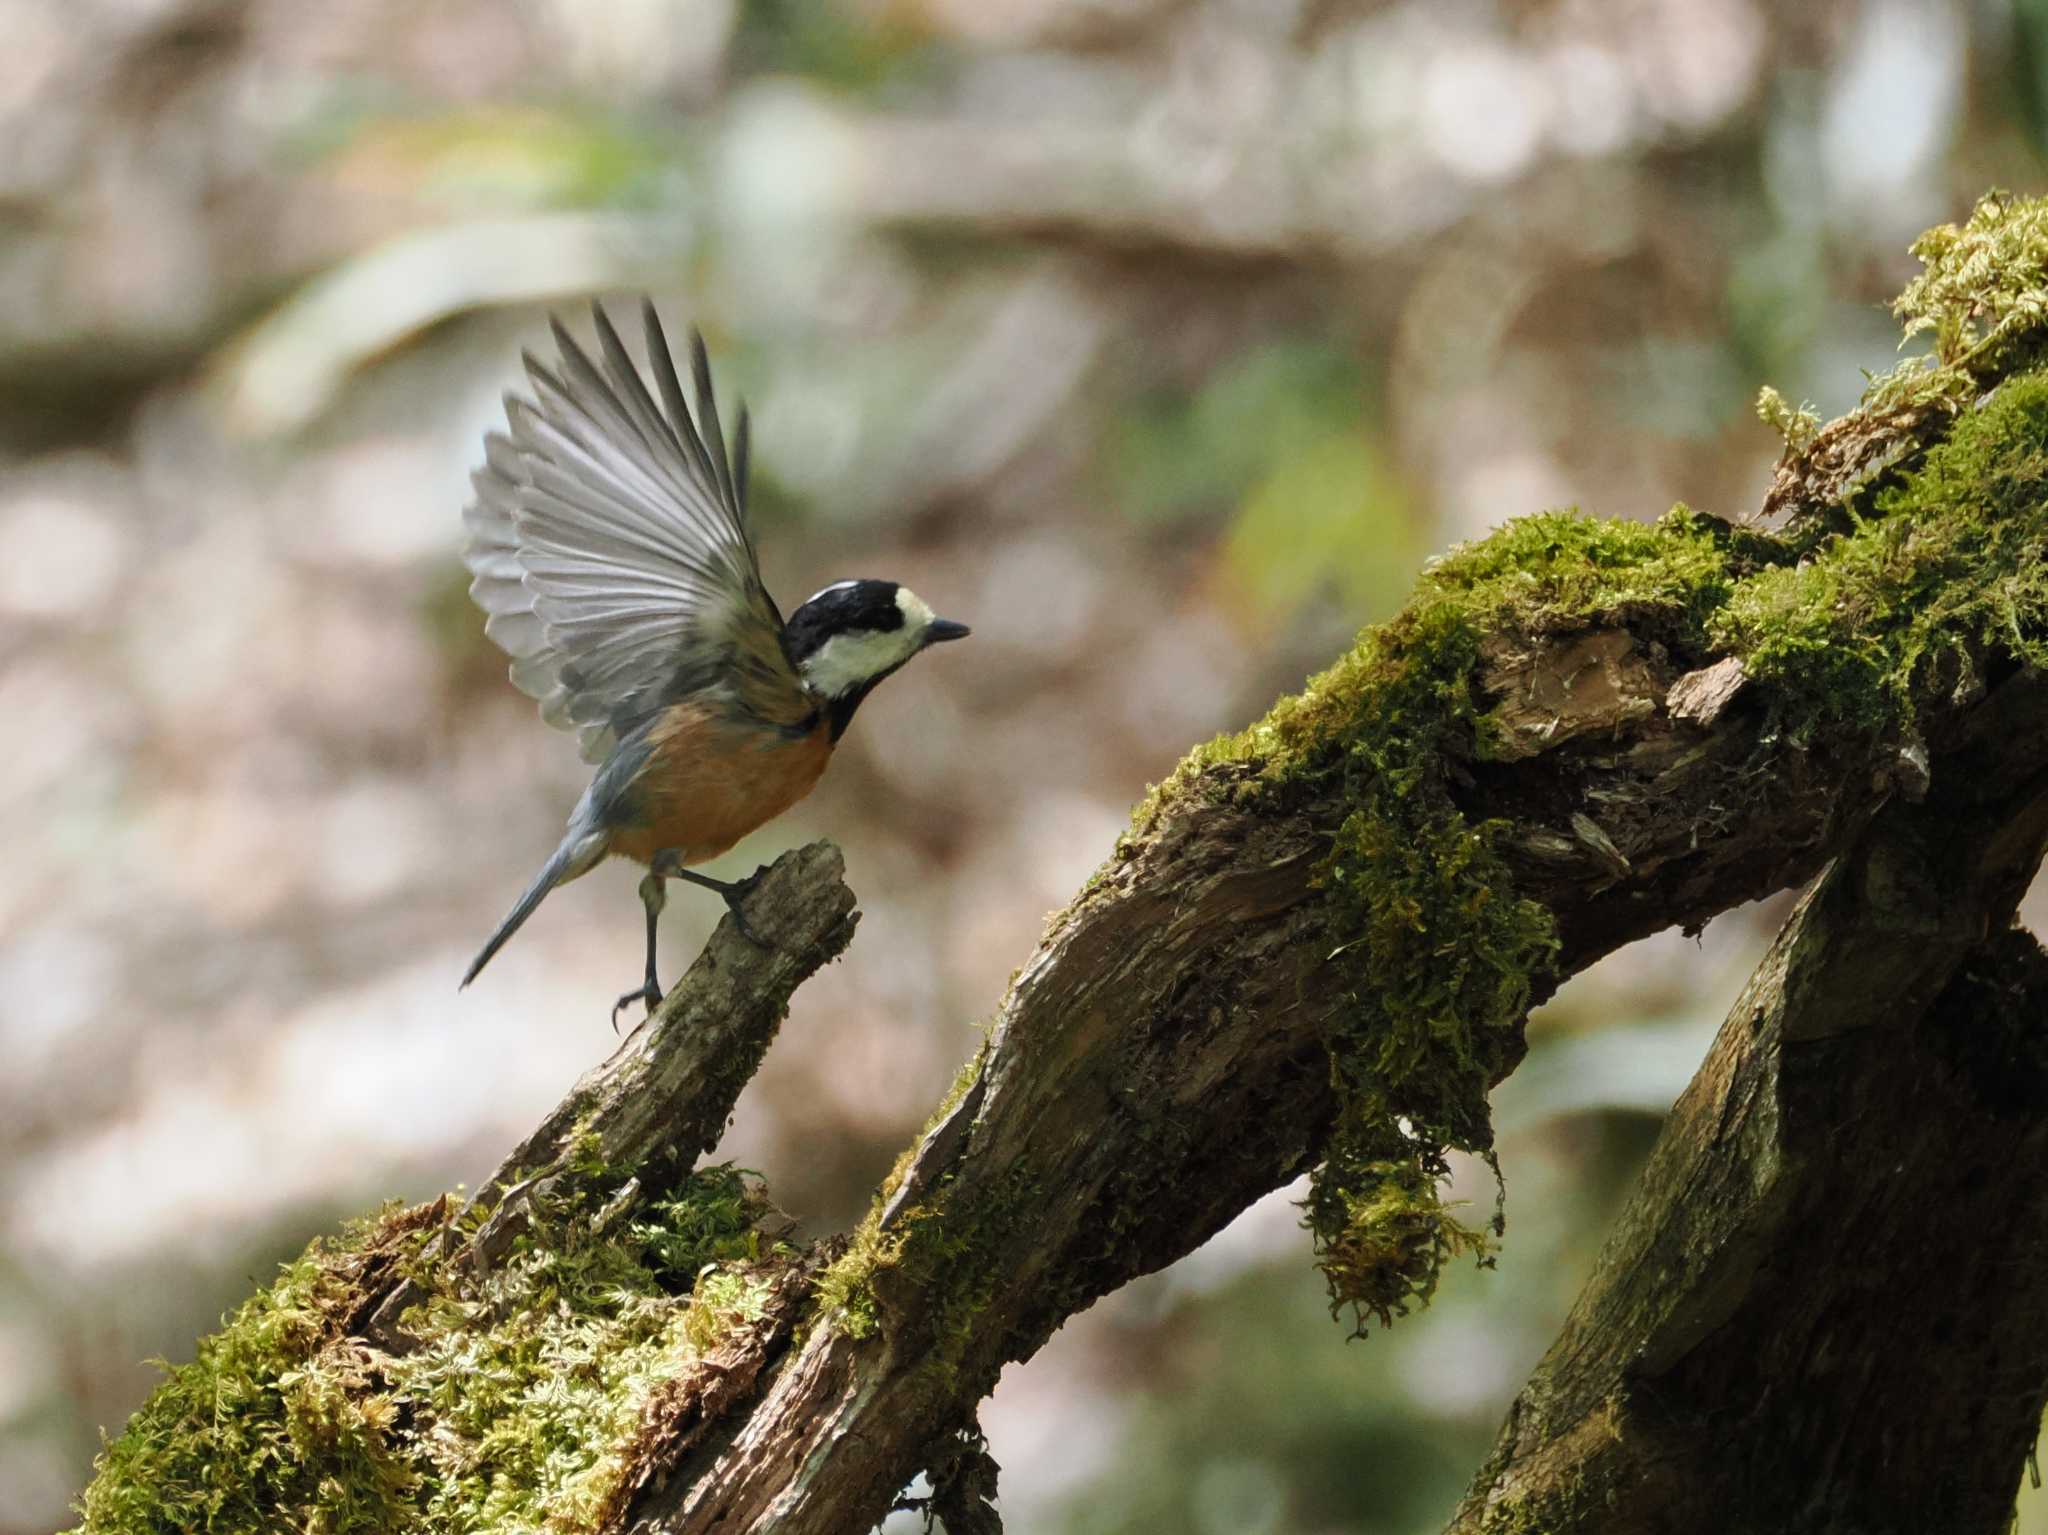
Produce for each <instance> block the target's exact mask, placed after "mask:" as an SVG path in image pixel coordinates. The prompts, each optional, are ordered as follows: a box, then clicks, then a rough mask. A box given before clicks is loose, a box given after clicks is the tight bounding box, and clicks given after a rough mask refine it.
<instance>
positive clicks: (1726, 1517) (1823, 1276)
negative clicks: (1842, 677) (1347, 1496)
mask: <svg viewBox="0 0 2048 1535" xmlns="http://www.w3.org/2000/svg"><path fill="white" fill-rule="evenodd" d="M1971 725H1972V729H1971V730H1970V733H1969V737H1968V739H1967V740H1966V741H1965V742H1964V743H1963V744H1962V745H1961V747H1960V748H1959V749H1958V750H1957V751H1955V752H1954V753H1952V754H1951V755H1950V757H1949V759H1948V761H1947V762H1945V763H1944V764H1943V769H1942V771H1941V772H1940V773H1939V774H1938V775H1937V776H1936V778H1935V780H1934V793H1933V795H1932V796H1931V797H1930V798H1929V799H1928V801H1927V802H1926V803H1924V804H1921V805H1911V804H1906V803H1897V804H1894V805H1893V806H1891V807H1890V808H1888V809H1887V810H1886V811H1885V812H1884V813H1883V814H1882V815H1881V816H1880V817H1879V818H1878V819H1877V821H1876V822H1875V823H1874V824H1873V825H1872V827H1871V828H1870V830H1869V832H1868V834H1867V835H1866V836H1865V837H1864V838H1863V839H1862V841H1861V842H1860V843H1859V844H1858V845H1857V846H1856V848H1855V849H1854V850H1853V851H1851V852H1850V853H1849V854H1847V855H1846V856H1845V857H1843V858H1842V859H1840V860H1839V861H1838V862H1837V863H1836V864H1835V865H1834V866H1833V867H1832V868H1831V869H1830V871H1829V872H1828V874H1827V875H1826V876H1825V877H1824V878H1822V879H1821V880H1820V881H1819V882H1818V883H1817V885H1816V886H1815V887H1814V888H1813V889H1811V890H1810V891H1809V892H1808V893H1807V894H1806V896H1805V897H1804V899H1803V900H1802V901H1801V903H1800V905H1799V908H1798V910H1797V912H1796V913H1795V915H1794V916H1793V918H1792V919H1791V921H1790V922H1789V923H1788V924H1787V926H1786V927H1785V929H1784V931H1783V932H1782V933H1781V934H1780V935H1779V937H1778V939H1777V941H1776V942H1775V943H1774V944H1773V945H1772V947H1771V950H1770V952H1769V954H1768V955H1767V956H1766V957H1765V959H1764V961H1763V963H1762V964H1761V965H1760V966H1759V967H1758V969H1757V971H1756V973H1755V975H1754V976H1753V977H1752V978H1751V980H1750V983H1749V985H1748V987H1747V988H1746V989H1745V991H1744V993H1743V995H1742V997H1741V998H1740V999H1739V1000H1738V1001H1737V1003H1736V1004H1735V1007H1734V1009H1733V1010H1732V1011H1731V1012H1730V1014H1729V1016H1728V1021H1727V1022H1726V1023H1725V1024H1724V1025H1723V1027H1722V1029H1721V1033H1720V1037H1719V1038H1718V1039H1717V1040H1716V1042H1715V1044H1714V1047H1713V1050H1712V1052H1711V1053H1710V1055H1709V1056H1708V1059H1707V1061H1706V1064H1705V1065H1704V1066H1703V1067H1702V1068H1701V1070H1700V1072H1699V1074H1698V1076H1697V1077H1695V1078H1694V1080H1693V1082H1692V1085H1691V1086H1690V1087H1688V1088H1687V1089H1686V1092H1685V1094H1684V1096H1682V1097H1681V1098H1680V1099H1679V1101H1678V1104H1677V1106H1676V1107H1675V1108H1674V1110H1673V1112H1672V1115H1671V1117H1670V1119H1669V1120H1668V1121H1667V1122H1666V1125H1665V1127H1664V1130H1663V1133H1662V1135H1661V1137H1660V1138H1659V1140H1658V1143H1657V1146H1656V1149H1655V1150H1654V1151H1653V1152H1652V1154H1651V1158H1650V1162H1649V1165H1648V1168H1647V1170H1646V1171H1645V1173H1644V1175H1643V1179H1642V1182H1641V1185H1640V1187H1639V1189H1638V1191H1637V1193H1636V1195H1635V1197H1634V1199H1633V1201H1632V1202H1631V1204H1630V1206H1629V1208H1628V1210H1627V1211H1626V1212H1625V1213H1624V1215H1623V1216H1622V1218H1621V1220H1620V1221H1619V1222H1618V1224H1617V1226H1616V1229H1615V1231H1614V1233H1613V1234H1612V1236H1611V1237H1610V1239H1609V1241H1608V1244H1607V1247H1606V1249H1605V1251H1604V1252H1603V1253H1602V1255H1601V1259H1600V1263H1599V1267H1598V1269H1597V1271H1596V1273H1595V1276H1594V1278H1593V1280H1592V1282H1591V1284H1590V1285H1589V1286H1588V1288H1587V1290H1586V1292H1585V1294H1584V1295H1582V1296H1581V1298H1580V1300H1579V1303H1578V1305H1577V1307H1576V1308H1575V1309H1574V1311H1573V1313H1572V1316H1571V1318H1570V1320H1569V1321H1568V1322H1567V1323H1566V1325H1565V1328H1564V1331H1563V1333H1562V1334H1561V1335H1560V1337H1559V1338H1558V1340H1557V1342H1556V1343H1555V1344H1554V1345H1553V1347H1552V1348H1551V1350H1550V1352H1549V1353H1548V1354H1547V1355H1546V1356H1545V1358H1544V1359H1543V1361H1542V1363H1541V1364H1540V1365H1539V1366H1538V1367H1537V1369H1536V1372H1535V1374H1534V1375H1533V1376H1532V1378H1531V1379H1530V1381H1529V1383H1528V1385H1527V1386H1526V1387H1525V1388H1524V1390H1523V1391H1522V1393H1521V1394H1520V1396H1519V1397H1518V1398H1517V1399H1516V1402H1515V1404H1514V1407H1513V1408H1512V1410H1511V1411H1510V1413H1509V1415H1508V1420H1507V1424H1506V1426H1505V1427H1504V1429H1503V1430H1502V1434H1501V1438H1500V1442H1499V1444H1498V1446H1497V1448H1496V1450H1495V1452H1494V1455H1493V1457H1492V1458H1491V1460H1490V1461H1489V1463H1488V1465H1487V1466H1486V1468H1485V1469H1484V1471H1482V1472H1481V1474H1480V1476H1479V1478H1478V1480H1477V1482H1476V1483H1475V1485H1474V1487H1473V1489H1472V1491H1471V1493H1470V1494H1469V1495H1468V1497H1467V1499H1466V1501H1465V1503H1464V1505H1463V1506H1462V1508H1461V1509H1460V1510H1459V1513H1458V1515H1457V1517H1456V1518H1455V1519H1454V1521H1453V1522H1452V1525H1451V1529H1452V1531H1453V1532H1456V1535H1484V1532H1493V1531H1503V1530H1517V1531H1519V1530H1544V1531H1557V1532H1570V1535H1594V1532H1622V1531H1657V1532H1665V1535H1684V1532H1691V1531H1699V1532H1702V1535H1705V1532H1708V1531H1712V1532H1715V1535H1722V1532H1730V1531H1733V1532H1742V1531H1750V1530H1756V1531H1762V1530H1770V1531H1807V1530H1813V1531H1844V1532H1847V1531H1881V1530H1899V1531H1939V1532H1942V1535H1976V1532H1982V1535H2000V1532H2003V1531H2005V1530H2006V1529H2007V1528H2008V1526H2009V1524H2010V1521H2011V1517H2012V1501H2013V1495H2014V1489H2015V1485H2016V1479H2017V1476H2018V1474H2019V1468H2020V1465H2021V1463H2022V1461H2023V1459H2024V1457H2025V1456H2026V1454H2027V1452H2028V1450H2029V1448H2030V1447H2031V1445H2032V1444H2033V1442H2034V1439H2035V1436H2036V1435H2037V1433H2038V1432H2039V1428H2040V1420H2041V1412H2042V1408H2043V1405H2044V1401H2048V953H2044V952H2043V951H2042V949H2041V948H2040V946H2039V945H2038V944H2036V943H2035V942H2034V940H2033V939H2032V938H2031V937H2028V936H2027V935H2026V934H2024V933H2020V932H2017V931H2014V930H2012V929H2011V928H2010V927H2009V926H2008V924H2009V923H2010V922H2011V919H2012V913H2013V910H2014V907H2015V905H2016V904H2017V902H2018V900H2019V898H2020V896H2021V894H2022V893H2024V891H2025V889H2026V886H2027V883H2028V881H2029V880H2030V879H2031V878H2032V876H2033V873H2034V871H2035V868H2036V867H2037V865H2038V864H2039V861H2040V857H2041V850H2042V846H2043V843H2044V840H2048V769H2044V767H2043V764H2048V682H2044V681H2043V679H2040V678H2037V677H2032V676H2023V677H2019V678H2016V679H2014V680H2013V681H2011V682H2009V683H2007V684H2006V685H2005V687H2003V688H2002V689H2000V690H1999V691H1998V692H1997V693H1996V694H1994V695H1993V697H1992V699H1991V700H1989V702H1988V704H1987V706H1986V707H1985V708H1984V709H1983V710H1981V711H1979V712H1978V714H1977V715H1975V716H1974V717H1973V719H1972V721H1971Z"/></svg>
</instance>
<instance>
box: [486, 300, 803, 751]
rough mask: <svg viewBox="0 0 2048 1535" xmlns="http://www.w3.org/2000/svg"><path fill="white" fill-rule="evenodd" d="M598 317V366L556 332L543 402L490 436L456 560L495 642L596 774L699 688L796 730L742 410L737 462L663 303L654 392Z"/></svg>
mask: <svg viewBox="0 0 2048 1535" xmlns="http://www.w3.org/2000/svg"><path fill="white" fill-rule="evenodd" d="M591 312H592V318H593V320H594V322H595V325H596V330H597V342H598V347H597V350H598V358H597V360H595V361H593V360H592V358H591V357H590V356H589V355H588V354H587V353H586V352H585V351H584V350H583V348H582V347H580V346H578V345H577V343H576V342H575V341H574V340H573V339H572V338H571V337H570V335H569V333H568V331H566V330H565V329H564V328H563V327H562V324H561V322H560V321H559V320H556V321H553V322H551V323H552V325H553V329H554V336H555V343H556V346H557V347H558V348H559V350H560V353H561V359H560V362H559V364H558V367H557V368H556V369H550V368H548V367H546V366H545V365H543V364H542V363H540V362H539V361H537V360H536V359H535V358H534V357H533V356H532V355H531V354H530V353H529V354H528V355H527V357H526V373H527V377H528V379H529V380H530V381H531V383H532V386H533V396H534V397H533V398H532V399H530V400H529V399H525V398H522V397H520V396H518V395H507V396H506V398H505V418H506V423H507V427H508V431H507V432H506V433H498V432H493V433H491V434H490V435H488V436H487V437H486V438H485V439H484V464H483V466H482V467H481V468H480V469H478V470H477V471H476V473H475V474H474V475H473V476H472V477H471V483H472V485H473V486H474V487H475V490H476V496H475V499H474V500H473V501H472V502H471V504H470V505H469V507H468V508H467V510H466V511H465V512H464V514H463V516H464V521H465V522H466V523H467V524H468V526H469V532H470V540H469V545H468V548H467V549H466V551H465V552H464V556H463V560H464V563H465V564H467V565H468V566H469V568H470V571H471V573H472V575H473V576H474V578H475V579H474V580H472V581H471V583H470V588H469V590H470V595H471V596H472V597H474V598H475V599H476V603H477V606H479V607H480V608H482V609H483V610H484V613H485V615H486V618H485V623H484V632H485V633H487V634H488V635H490V637H491V638H492V639H493V640H494V641H496V643H497V644H498V645H499V647H500V648H502V649H503V650H504V651H505V652H506V654H508V655H509V656H511V657H512V681H513V683H514V684H515V685H516V686H517V687H518V688H519V689H520V690H521V691H522V692H525V693H527V694H529V695H531V696H532V697H534V698H537V699H539V700H540V712H541V717H542V718H543V719H545V720H546V721H547V722H548V723H549V724H551V725H555V726H559V727H561V728H563V729H567V730H574V731H575V732H576V733H577V735H578V736H579V737H580V738H581V741H582V749H583V756H584V758H585V760H587V761H590V762H598V761H601V760H603V758H604V757H605V755H606V754H607V753H608V752H609V751H610V750H611V748H612V747H613V746H614V745H615V744H616V743H617V741H618V740H619V739H620V738H622V737H624V736H625V735H627V734H628V733H630V732H631V731H632V730H633V729H634V728H635V727H636V726H638V725H639V724H641V723H643V722H644V721H645V720H646V719H647V718H649V717H650V716H651V715H652V714H653V713H654V712H655V711H656V710H657V709H659V708H660V707H661V706H662V704H663V703H664V702H667V701H669V700H670V699H672V698H673V697H675V696H676V695H677V693H678V692H679V691H687V690H691V689H694V688H696V687H700V686H713V687H723V688H726V689H727V690H728V691H732V690H738V691H739V692H740V693H741V694H742V695H743V696H742V697H741V698H739V699H738V700H737V702H739V703H743V704H744V705H745V706H747V707H749V708H750V709H752V710H753V711H754V712H756V713H761V714H763V715H765V716H767V717H769V718H771V719H774V720H775V721H776V722H778V723H780V722H783V721H784V719H785V718H786V719H790V720H793V719H796V718H798V717H800V716H801V715H802V714H803V712H804V711H805V710H806V709H808V708H809V700H808V698H807V696H806V695H805V693H804V690H803V686H802V683H801V681H800V680H799V679H798V677H797V675H796V672H795V670H794V669H793V668H792V667H791V666H790V664H789V660H788V657H787V656H786V654H785V653H784V652H783V649H782V640H781V635H782V615H781V614H780V613H779V612H778V611H777V610H776V607H775V603H774V600H773V599H772V598H771V597H770V596H769V595H768V592H767V589H766V588H765V587H764V586H763V585H762V583H761V572H760V565H759V563H758V561H757V560H756V558H755V555H754V546H753V542H752V540H751V538H750V537H749V535H748V532H747V524H746V495H747V414H746V411H745V409H744V408H743V409H742V410H741V411H740V417H739V429H738V431H737V433H736V434H735V437H734V442H733V450H732V455H731V457H730V458H728V457H727V454H726V445H725V437H724V433H723V432H722V430H721V429H720V427H719V423H718V405H717V400H716V398H715V396H714V395H713V393H712V388H711V370H710V366H709V364H708V363H707V361H706V359H705V355H704V343H703V340H702V338H701V337H699V336H697V335H696V334H695V333H694V332H692V334H691V363H692V373H693V375H694V382H695V386H696V413H695V415H694V417H693V416H692V414H691V411H690V407H689V405H688V404H687V403H686V402H685V401H684V398H683V389H682V383H681V380H680V379H678V378H677V376H676V368H675V363H674V361H673V359H672V358H671V357H670V356H669V350H668V342H667V340H666V338H665V337H664V336H663V335H662V331H661V323H660V321H659V320H658V319H657V318H656V317H655V313H654V306H653V305H652V304H651V303H649V304H646V305H645V306H644V316H645V320H646V330H647V367H648V371H649V373H650V374H651V376H652V379H653V385H654V387H653V390H650V389H649V387H648V383H647V381H646V380H645V379H643V378H642V376H641V374H640V372H639V371H638V370H637V369H636V368H635V367H634V365H633V361H632V359H631V358H630V357H629V356H628V355H627V353H626V349H625V347H624V346H623V345H622V344H621V343H620V341H619V337H618V333H617V332H616V331H615V330H613V329H612V325H611V322H610V320H609V319H607V318H606V316H605V313H604V311H603V309H602V308H599V307H597V306H593V307H592V311H591ZM657 394H658V396H659V398H658V399H657Z"/></svg>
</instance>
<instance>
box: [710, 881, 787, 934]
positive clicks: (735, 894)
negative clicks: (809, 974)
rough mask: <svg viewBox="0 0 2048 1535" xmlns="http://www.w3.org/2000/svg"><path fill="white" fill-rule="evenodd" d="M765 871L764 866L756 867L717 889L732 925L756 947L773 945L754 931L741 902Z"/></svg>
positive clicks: (758, 882) (749, 893)
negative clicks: (730, 916) (729, 915)
mask: <svg viewBox="0 0 2048 1535" xmlns="http://www.w3.org/2000/svg"><path fill="white" fill-rule="evenodd" d="M767 872H768V871H767V869H765V868H761V869H756V870H755V871H754V872H753V873H752V874H749V875H748V876H747V877H746V878H745V879H736V880H734V881H732V883H731V884H729V885H727V886H725V888H724V889H722V890H721V891H719V894H720V895H722V896H724V897H725V909H726V910H727V911H729V912H731V913H732V925H733V926H734V927H736V928H738V929H739V930H740V937H742V938H744V939H746V940H747V942H748V943H751V944H752V945H753V946H754V947H755V948H757V949H772V948H774V947H775V945H774V944H772V943H770V942H769V941H768V940H767V939H765V938H763V937H762V936H761V935H760V934H759V933H757V932H755V931H754V929H753V927H752V926H751V925H750V924H749V923H748V921H747V912H746V907H745V906H744V905H743V904H742V903H743V902H744V901H745V900H746V898H747V897H748V896H750V895H752V894H753V893H754V887H755V886H756V885H758V884H760V883H761V877H762V876H763V875H764V874H766V873H767Z"/></svg>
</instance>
